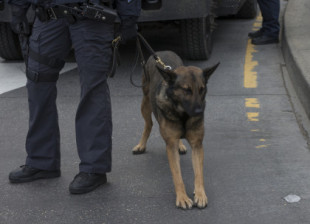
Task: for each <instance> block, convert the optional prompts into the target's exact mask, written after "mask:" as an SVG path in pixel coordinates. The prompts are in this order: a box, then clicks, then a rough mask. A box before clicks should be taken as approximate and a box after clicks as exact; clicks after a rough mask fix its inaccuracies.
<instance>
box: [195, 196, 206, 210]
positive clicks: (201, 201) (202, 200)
mask: <svg viewBox="0 0 310 224" xmlns="http://www.w3.org/2000/svg"><path fill="white" fill-rule="evenodd" d="M194 202H195V206H196V207H198V208H205V207H207V205H208V198H207V195H206V194H205V193H204V192H201V193H198V194H197V193H195V196H194Z"/></svg>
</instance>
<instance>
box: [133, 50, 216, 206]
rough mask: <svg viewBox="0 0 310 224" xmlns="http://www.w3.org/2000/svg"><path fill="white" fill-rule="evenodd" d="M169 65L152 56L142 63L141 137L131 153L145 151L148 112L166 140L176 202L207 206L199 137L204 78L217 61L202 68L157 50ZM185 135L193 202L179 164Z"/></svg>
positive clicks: (148, 128)
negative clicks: (186, 63)
mask: <svg viewBox="0 0 310 224" xmlns="http://www.w3.org/2000/svg"><path fill="white" fill-rule="evenodd" d="M157 55H158V56H159V57H160V58H161V59H162V61H163V62H165V64H167V65H169V66H171V67H172V68H171V69H165V68H164V67H163V66H161V65H158V64H157V63H156V62H155V60H154V58H153V57H150V58H149V59H148V61H147V63H146V65H145V66H146V67H145V73H147V74H145V76H144V77H143V94H144V96H143V99H142V104H141V112H142V115H143V118H144V120H145V126H144V131H143V134H142V137H141V140H140V142H139V144H138V145H137V146H135V147H134V149H133V153H134V154H140V153H143V152H145V148H146V142H147V139H148V137H149V135H150V133H151V129H152V126H153V122H152V112H153V113H154V116H155V118H156V120H157V121H158V123H159V128H160V133H161V136H162V137H163V139H164V140H165V142H166V151H167V155H168V160H169V165H170V169H171V173H172V177H173V182H174V186H175V192H176V206H177V207H180V208H183V209H189V208H192V206H193V205H196V206H197V207H199V208H204V207H206V206H207V203H208V199H207V196H206V193H205V190H204V177H203V160H204V152H203V146H202V141H203V137H204V109H205V104H206V102H205V96H206V93H207V87H206V84H207V81H208V79H209V77H210V76H211V74H212V73H213V72H214V71H215V69H216V68H217V66H218V65H219V64H217V65H215V66H213V67H211V68H206V69H204V70H202V69H200V68H198V67H194V66H184V65H183V62H182V60H181V58H180V57H179V56H178V55H176V54H175V53H173V52H171V51H162V52H157ZM182 138H185V139H186V140H187V141H188V142H189V144H190V146H191V148H192V163H193V167H194V173H195V191H194V193H195V196H194V203H193V201H192V200H191V199H190V198H189V197H188V196H187V194H186V190H185V186H184V183H183V179H182V174H181V168H180V158H179V152H180V153H186V147H185V145H184V144H183V143H182V141H181V139H182Z"/></svg>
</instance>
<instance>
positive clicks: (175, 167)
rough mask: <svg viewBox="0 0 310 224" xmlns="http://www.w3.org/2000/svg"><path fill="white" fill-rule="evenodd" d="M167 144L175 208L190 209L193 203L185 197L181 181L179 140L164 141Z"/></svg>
mask: <svg viewBox="0 0 310 224" xmlns="http://www.w3.org/2000/svg"><path fill="white" fill-rule="evenodd" d="M165 140H166V144H167V146H166V147H167V155H168V160H169V165H170V169H171V173H172V178H173V182H174V187H175V193H176V206H177V207H179V208H183V209H190V208H192V206H193V201H192V200H191V199H190V198H189V197H188V196H187V194H186V191H185V186H184V183H183V179H182V174H181V167H180V156H179V151H178V150H179V139H165Z"/></svg>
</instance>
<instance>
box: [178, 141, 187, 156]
mask: <svg viewBox="0 0 310 224" xmlns="http://www.w3.org/2000/svg"><path fill="white" fill-rule="evenodd" d="M186 152H187V149H186V146H185V145H184V144H183V142H182V140H181V139H180V141H179V153H180V154H181V155H184V154H186Z"/></svg>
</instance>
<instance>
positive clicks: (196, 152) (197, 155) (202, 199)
mask: <svg viewBox="0 0 310 224" xmlns="http://www.w3.org/2000/svg"><path fill="white" fill-rule="evenodd" d="M187 139H188V142H189V144H190V145H191V148H192V163H193V168H194V173H195V191H194V194H195V196H194V202H195V205H196V206H197V207H198V208H205V207H206V206H207V204H208V198H207V196H206V193H205V189H204V178H203V160H204V151H203V146H202V139H203V131H202V132H188V135H187Z"/></svg>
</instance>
